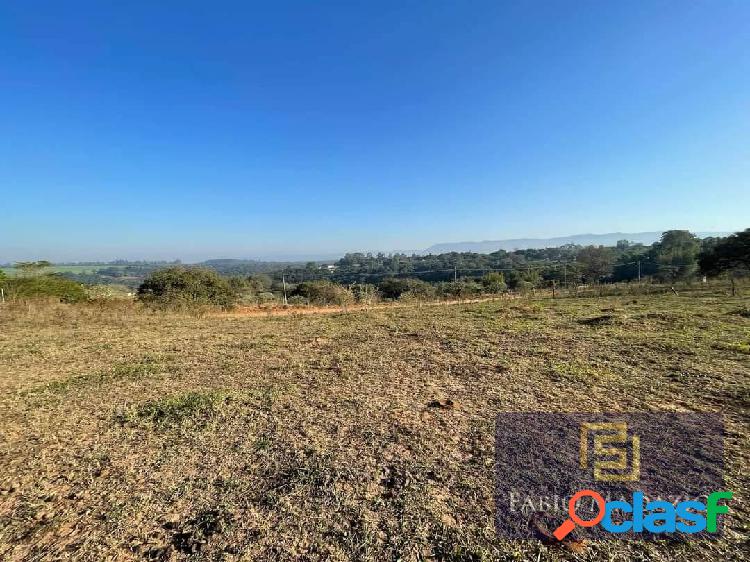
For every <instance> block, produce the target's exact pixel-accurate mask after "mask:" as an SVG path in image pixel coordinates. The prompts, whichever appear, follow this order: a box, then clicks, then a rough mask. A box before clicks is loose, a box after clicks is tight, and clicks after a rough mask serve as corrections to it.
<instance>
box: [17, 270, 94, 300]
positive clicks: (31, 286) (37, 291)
mask: <svg viewBox="0 0 750 562" xmlns="http://www.w3.org/2000/svg"><path fill="white" fill-rule="evenodd" d="M3 288H4V289H5V292H6V293H7V295H6V296H7V298H8V299H9V300H12V299H35V298H54V299H58V300H59V301H60V302H65V303H74V302H81V301H85V300H87V298H88V296H87V294H86V290H85V289H84V287H83V285H81V284H80V283H76V282H75V281H71V280H70V279H65V278H64V277H61V276H60V275H55V274H50V275H36V276H34V277H12V278H8V279H6V280H5V281H4V282H3Z"/></svg>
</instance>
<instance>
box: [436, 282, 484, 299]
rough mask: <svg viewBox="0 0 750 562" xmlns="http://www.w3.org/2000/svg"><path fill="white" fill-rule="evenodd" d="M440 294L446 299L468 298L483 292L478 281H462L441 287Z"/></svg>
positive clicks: (444, 284) (443, 284)
mask: <svg viewBox="0 0 750 562" xmlns="http://www.w3.org/2000/svg"><path fill="white" fill-rule="evenodd" d="M440 292H441V293H442V294H443V295H444V296H446V297H453V298H459V299H462V298H466V297H470V296H473V295H477V294H479V293H481V292H482V285H480V284H479V283H477V282H476V281H471V280H466V279H462V280H460V281H450V282H448V283H442V284H441V285H440Z"/></svg>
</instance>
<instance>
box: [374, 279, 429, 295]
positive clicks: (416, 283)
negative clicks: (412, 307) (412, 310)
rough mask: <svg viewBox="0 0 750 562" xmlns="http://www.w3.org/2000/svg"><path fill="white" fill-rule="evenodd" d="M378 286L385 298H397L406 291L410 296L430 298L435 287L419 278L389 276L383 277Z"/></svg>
mask: <svg viewBox="0 0 750 562" xmlns="http://www.w3.org/2000/svg"><path fill="white" fill-rule="evenodd" d="M378 288H379V289H380V292H381V293H382V295H383V298H386V299H398V298H401V295H403V294H404V293H407V292H408V293H409V296H410V297H411V298H430V297H432V296H434V295H435V288H434V287H433V286H432V285H430V284H429V283H426V282H425V281H422V280H421V279H411V278H404V279H398V278H395V277H390V278H388V279H383V280H382V281H381V282H380V284H379V285H378Z"/></svg>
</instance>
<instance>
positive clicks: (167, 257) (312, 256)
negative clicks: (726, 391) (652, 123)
mask: <svg viewBox="0 0 750 562" xmlns="http://www.w3.org/2000/svg"><path fill="white" fill-rule="evenodd" d="M665 230H670V229H656V230H652V231H643V232H602V233H591V232H588V233H573V234H561V235H556V236H544V237H540V236H511V237H507V238H483V239H476V240H461V241H458V240H440V241H435V242H433V243H431V244H427V245H425V246H423V247H420V248H349V249H343V250H340V251H330V252H304V251H298V252H289V251H279V252H271V251H267V250H266V251H262V250H261V251H260V252H258V253H248V252H243V251H242V250H238V252H237V253H231V252H228V251H226V250H222V249H218V250H216V251H209V250H206V252H205V253H189V252H188V253H185V252H184V251H183V252H182V253H180V252H179V251H177V252H176V253H174V254H167V253H153V251H151V252H149V251H148V250H146V251H144V253H137V252H135V250H133V249H130V250H123V251H121V252H120V253H119V254H113V255H106V254H102V255H98V254H91V255H90V256H89V257H77V256H73V257H67V258H65V257H55V255H54V254H51V253H50V254H44V253H43V252H42V253H34V252H32V253H19V254H17V255H16V257H13V258H6V256H5V255H4V254H0V264H12V263H15V262H20V261H34V260H41V259H45V260H49V261H51V262H53V263H76V262H112V261H116V260H127V261H174V260H180V261H182V262H184V263H197V262H202V261H205V260H210V259H240V260H242V259H248V260H258V261H280V262H281V261H307V260H314V261H322V260H333V259H338V258H339V257H341V256H343V255H345V254H347V253H355V252H360V253H368V252H369V253H373V254H374V253H378V252H383V253H385V254H389V253H406V254H411V253H417V254H419V253H424V252H426V251H428V250H430V248H432V247H435V246H443V245H459V244H481V243H487V242H503V241H509V240H549V239H555V238H569V237H577V236H592V237H596V236H605V235H614V234H621V235H623V236H625V237H627V235H642V234H650V233H659V232H664V231H665ZM671 230H674V229H671ZM681 230H690V231H691V232H693V233H694V234H696V235H702V236H706V235H720V234H726V233H731V232H736V231H739V230H744V228H737V229H728V230H716V231H701V230H694V229H681ZM631 242H632V240H631ZM517 249H525V247H524V248H521V247H519V248H517ZM11 255H12V254H11Z"/></svg>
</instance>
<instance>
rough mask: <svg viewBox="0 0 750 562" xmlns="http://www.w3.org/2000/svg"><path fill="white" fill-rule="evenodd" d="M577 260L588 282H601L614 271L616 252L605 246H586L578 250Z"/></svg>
mask: <svg viewBox="0 0 750 562" xmlns="http://www.w3.org/2000/svg"><path fill="white" fill-rule="evenodd" d="M576 262H578V265H579V267H580V271H581V274H582V275H583V277H584V278H585V280H586V282H587V283H599V282H600V281H602V280H603V279H604V278H605V277H608V276H609V275H610V274H611V273H612V266H613V264H614V254H613V252H612V249H611V248H605V247H604V246H586V247H585V248H582V249H581V251H580V252H578V256H576Z"/></svg>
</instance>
